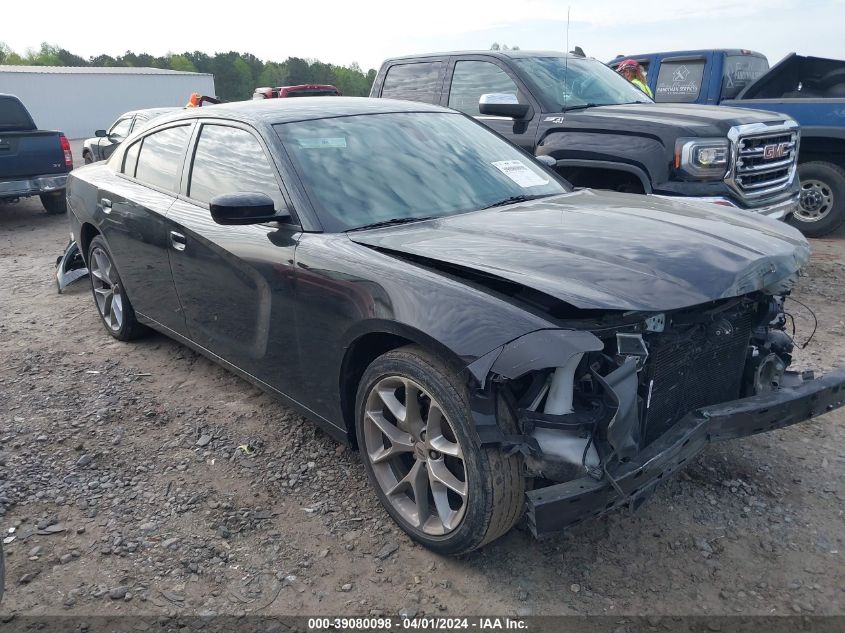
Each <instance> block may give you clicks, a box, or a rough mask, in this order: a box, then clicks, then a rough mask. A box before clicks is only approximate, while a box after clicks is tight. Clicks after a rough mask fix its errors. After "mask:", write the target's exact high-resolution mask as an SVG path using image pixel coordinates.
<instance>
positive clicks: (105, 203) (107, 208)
mask: <svg viewBox="0 0 845 633" xmlns="http://www.w3.org/2000/svg"><path fill="white" fill-rule="evenodd" d="M100 206H102V207H103V211H104V212H106V213H111V200H109V199H108V198H101V199H100Z"/></svg>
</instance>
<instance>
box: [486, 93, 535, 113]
mask: <svg viewBox="0 0 845 633" xmlns="http://www.w3.org/2000/svg"><path fill="white" fill-rule="evenodd" d="M529 107H530V106H529V105H528V104H527V103H520V102H519V100H518V99H517V98H516V95H515V94H511V93H507V92H502V93H497V92H494V93H490V94H483V95H481V98H480V99H479V100H478V111H479V112H480V113H481V114H486V115H488V116H504V117H510V118H512V119H521V118H523V117H524V116H525V115H526V114H528V108H529Z"/></svg>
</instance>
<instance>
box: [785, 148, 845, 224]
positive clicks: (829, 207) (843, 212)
mask: <svg viewBox="0 0 845 633" xmlns="http://www.w3.org/2000/svg"><path fill="white" fill-rule="evenodd" d="M798 177H799V179H800V180H801V199H800V203H799V208H798V210H797V211H796V212H795V213H794V214H793V215H792V218H791V219H790V224H792V226H794V227H796V228H797V229H798V230H800V231H801V232H802V233H803V234H804V235H806V236H807V237H822V236H824V235H827V234H828V233H832V232H833V231H835V230H836V229H838V228H839V227H840V226H841V225H842V223H843V222H845V170H843V169H842V168H841V167H839V166H838V165H834V164H833V163H828V162H824V161H813V162H810V163H803V164H801V165H798Z"/></svg>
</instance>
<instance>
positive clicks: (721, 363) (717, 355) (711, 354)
mask: <svg viewBox="0 0 845 633" xmlns="http://www.w3.org/2000/svg"><path fill="white" fill-rule="evenodd" d="M753 323H754V306H753V305H751V306H744V307H741V308H738V309H736V310H734V311H731V312H730V313H727V314H725V315H721V316H719V317H718V318H717V319H716V320H715V322H714V323H710V324H707V325H705V324H701V325H693V326H686V329H685V330H682V331H680V332H671V331H667V332H665V333H662V334H657V335H653V336H654V338H653V339H652V340H651V341H650V343H649V347H650V355H649V358H648V361H647V363H646V367H645V368H644V373H645V376H644V381H643V385H642V391H643V395H644V398H643V400H644V402H645V406H646V409H645V416H644V418H643V419H644V428H643V436H644V438H645V443H646V444H649V443H651V441H653V440H654V439H656V438H657V437H659V436H660V435H662V434H663V432H665V431H666V429H668V428H669V427H670V426H672V425H673V424H674V423H675V422H677V421H678V420H679V419H680V418H681V417H683V416H684V415H686V414H687V413H689V412H690V411H693V410H694V409H698V408H700V407H705V406H708V405H711V404H718V403H720V402H727V401H729V400H734V399H736V398H738V397H739V395H740V390H741V385H742V374H743V371H744V369H745V359H746V353H747V349H748V344H749V340H750V338H751V330H752V326H753Z"/></svg>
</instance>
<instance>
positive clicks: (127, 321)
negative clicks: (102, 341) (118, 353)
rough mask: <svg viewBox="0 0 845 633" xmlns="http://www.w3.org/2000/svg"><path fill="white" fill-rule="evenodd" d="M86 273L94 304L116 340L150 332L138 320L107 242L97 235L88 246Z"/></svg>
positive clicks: (137, 336) (131, 338) (132, 337)
mask: <svg viewBox="0 0 845 633" xmlns="http://www.w3.org/2000/svg"><path fill="white" fill-rule="evenodd" d="M86 261H87V263H88V273H89V274H88V276H89V278H90V279H91V293H92V294H93V296H94V306H95V307H96V308H97V313H98V314H99V315H100V320H101V321H102V322H103V325H104V326H105V328H106V331H107V332H108V333H109V334H111V335H112V336H113V337H114V338H116V339H117V340H119V341H131V340H133V339H136V338H140V337H141V336H144V335H145V334H147V333H148V332H149V328H147V327H146V326H145V325H142V324H141V323H139V322H138V319H136V318H135V310H134V309H133V308H132V303H131V302H130V301H129V297H128V296H127V295H126V290H125V289H124V288H123V283H122V282H121V280H120V275H119V274H118V272H117V267H115V265H114V260H112V256H111V253H110V252H109V249H108V246H106V241H105V240H104V239H103V238H102V237H101V236H100V235H97V236H96V237H95V238H94V239H93V240H91V244H90V245H89V246H88V259H87V260H86Z"/></svg>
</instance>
